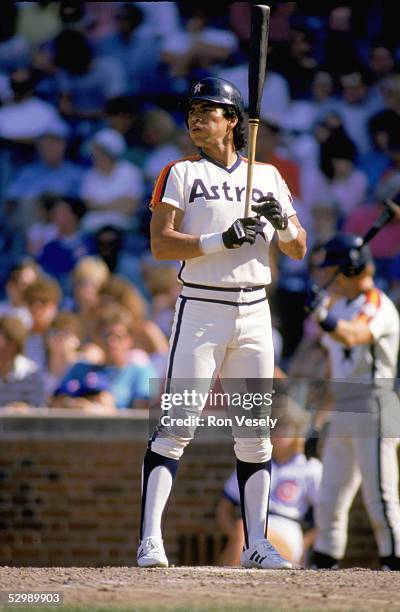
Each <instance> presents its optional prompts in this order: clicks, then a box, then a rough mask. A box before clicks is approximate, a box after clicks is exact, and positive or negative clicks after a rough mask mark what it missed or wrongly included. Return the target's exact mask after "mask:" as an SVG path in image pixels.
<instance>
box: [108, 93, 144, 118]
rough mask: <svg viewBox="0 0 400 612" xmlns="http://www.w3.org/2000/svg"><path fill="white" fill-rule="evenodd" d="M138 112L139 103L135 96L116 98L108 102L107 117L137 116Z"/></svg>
mask: <svg viewBox="0 0 400 612" xmlns="http://www.w3.org/2000/svg"><path fill="white" fill-rule="evenodd" d="M137 112H138V108H137V103H136V101H135V99H134V98H133V96H115V97H114V98H109V99H108V100H107V102H106V107H105V113H106V115H118V114H120V113H121V114H124V115H135V114H136V113H137Z"/></svg>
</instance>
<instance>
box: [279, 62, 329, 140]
mask: <svg viewBox="0 0 400 612" xmlns="http://www.w3.org/2000/svg"><path fill="white" fill-rule="evenodd" d="M333 92H334V83H333V79H332V77H331V75H330V74H329V73H328V72H325V71H323V70H318V71H317V72H316V73H315V74H314V76H313V79H312V82H311V96H310V98H309V99H306V100H293V101H292V103H291V104H290V109H289V112H288V113H287V115H286V116H285V129H286V130H288V131H291V132H294V136H295V137H296V136H298V135H299V136H302V135H303V134H309V133H310V131H311V129H312V127H313V126H314V125H315V124H316V123H317V121H320V120H321V119H323V118H324V116H325V115H326V114H327V113H328V112H329V111H331V110H333V109H334V106H335V99H334V96H333Z"/></svg>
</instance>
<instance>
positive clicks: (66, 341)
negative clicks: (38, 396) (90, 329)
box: [44, 310, 83, 400]
mask: <svg viewBox="0 0 400 612" xmlns="http://www.w3.org/2000/svg"><path fill="white" fill-rule="evenodd" d="M81 337H82V329H81V326H80V321H79V318H78V316H77V315H76V314H74V313H73V312H70V311H68V310H63V311H60V312H59V313H58V314H57V315H56V317H55V318H54V320H53V322H52V323H51V325H50V327H49V328H48V330H47V332H46V335H45V346H46V356H47V359H46V367H45V369H44V378H45V386H46V395H47V398H48V399H49V400H50V398H51V396H52V395H53V392H54V391H55V389H56V388H57V386H58V385H59V383H60V382H61V380H62V378H63V377H64V375H65V374H66V372H67V371H68V370H69V369H70V367H71V366H72V365H73V364H74V363H76V362H77V361H79V360H82V358H83V355H82V353H80V350H79V349H80V346H81Z"/></svg>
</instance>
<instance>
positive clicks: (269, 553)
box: [240, 540, 292, 569]
mask: <svg viewBox="0 0 400 612" xmlns="http://www.w3.org/2000/svg"><path fill="white" fill-rule="evenodd" d="M240 565H242V566H243V567H253V568H257V569H292V564H291V563H290V562H289V561H286V559H284V558H283V557H281V555H280V554H279V553H278V551H277V550H276V549H275V548H274V547H273V546H272V544H271V543H270V542H268V540H258V541H257V542H254V544H252V545H251V546H250V547H249V548H248V549H247V550H244V551H243V552H242V554H241V555H240Z"/></svg>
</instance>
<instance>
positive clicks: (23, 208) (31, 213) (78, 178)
mask: <svg viewBox="0 0 400 612" xmlns="http://www.w3.org/2000/svg"><path fill="white" fill-rule="evenodd" d="M0 112H1V110H0ZM67 137H68V128H67V126H66V124H65V123H64V122H62V121H60V120H57V121H53V122H50V123H48V124H47V125H46V126H43V128H42V132H41V133H40V135H39V136H38V139H37V143H36V147H37V152H38V155H39V159H38V160H37V161H35V162H33V163H31V164H28V165H26V166H22V167H21V168H20V170H19V171H18V172H17V174H16V176H15V177H14V179H13V180H12V181H11V183H10V184H9V185H8V187H7V189H6V192H5V198H6V200H7V205H8V209H9V210H10V211H11V210H14V211H15V213H14V214H17V219H16V220H15V222H16V223H17V224H18V226H19V227H20V228H26V227H27V225H30V224H31V223H32V222H33V221H34V220H37V219H38V217H39V215H40V205H39V202H38V200H39V199H40V198H41V197H42V196H43V195H45V194H58V195H60V196H77V195H78V193H79V190H80V186H81V182H82V179H83V176H84V170H83V169H82V168H81V167H80V166H78V165H77V164H75V163H73V162H71V161H68V160H67V159H66V157H65V152H66V146H67Z"/></svg>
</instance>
